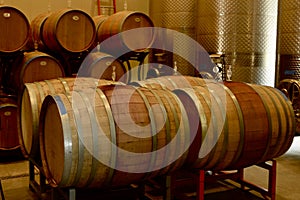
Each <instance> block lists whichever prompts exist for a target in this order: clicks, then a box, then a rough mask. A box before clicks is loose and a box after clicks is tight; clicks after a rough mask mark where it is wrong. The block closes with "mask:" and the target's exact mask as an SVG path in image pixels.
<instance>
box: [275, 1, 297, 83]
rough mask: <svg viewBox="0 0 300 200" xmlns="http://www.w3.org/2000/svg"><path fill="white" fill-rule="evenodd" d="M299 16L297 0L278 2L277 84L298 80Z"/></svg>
mask: <svg viewBox="0 0 300 200" xmlns="http://www.w3.org/2000/svg"><path fill="white" fill-rule="evenodd" d="M299 16H300V1H299V0H279V18H278V52H277V53H278V62H277V67H278V68H277V69H278V73H277V83H278V82H279V81H281V80H283V79H298V80H299V79H300V20H299Z"/></svg>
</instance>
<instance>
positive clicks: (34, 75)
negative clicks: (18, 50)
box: [7, 51, 65, 94]
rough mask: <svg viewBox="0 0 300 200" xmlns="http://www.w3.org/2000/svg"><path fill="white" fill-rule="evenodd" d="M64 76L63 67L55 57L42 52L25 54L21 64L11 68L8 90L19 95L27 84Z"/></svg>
mask: <svg viewBox="0 0 300 200" xmlns="http://www.w3.org/2000/svg"><path fill="white" fill-rule="evenodd" d="M64 76H65V72H64V68H63V66H62V65H61V63H60V62H59V61H58V60H57V59H56V58H54V57H53V56H50V55H49V54H46V53H43V52H40V51H33V52H25V53H24V54H23V58H22V60H21V62H20V63H17V64H16V65H15V66H13V67H12V68H11V70H10V77H8V78H9V80H8V84H7V88H11V89H13V90H14V91H16V93H17V94H19V93H20V92H21V91H22V90H23V89H24V84H25V83H31V82H35V81H43V80H48V79H54V78H59V77H64Z"/></svg>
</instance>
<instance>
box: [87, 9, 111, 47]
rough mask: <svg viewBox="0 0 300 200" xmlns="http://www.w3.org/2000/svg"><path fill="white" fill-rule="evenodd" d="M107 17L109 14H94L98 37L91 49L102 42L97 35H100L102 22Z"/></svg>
mask: <svg viewBox="0 0 300 200" xmlns="http://www.w3.org/2000/svg"><path fill="white" fill-rule="evenodd" d="M107 18H108V15H96V16H93V21H94V23H95V30H96V38H95V42H94V44H93V45H92V46H91V49H94V48H95V47H96V46H97V45H98V43H100V41H99V40H98V38H97V35H98V32H99V29H100V26H101V24H102V23H103V22H104V21H105V20H106V19H107Z"/></svg>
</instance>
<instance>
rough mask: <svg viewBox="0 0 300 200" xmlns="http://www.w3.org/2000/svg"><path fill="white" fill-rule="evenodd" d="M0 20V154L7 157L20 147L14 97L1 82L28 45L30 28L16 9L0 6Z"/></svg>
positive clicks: (25, 19) (15, 99) (24, 17)
mask: <svg viewBox="0 0 300 200" xmlns="http://www.w3.org/2000/svg"><path fill="white" fill-rule="evenodd" d="M0 16H1V17H0V27H2V28H1V33H0V83H1V84H0V85H1V91H0V122H1V124H0V128H1V129H0V130H1V131H0V150H1V151H4V152H5V153H4V154H7V152H12V151H13V152H14V150H16V149H18V148H19V146H20V145H19V141H18V131H17V108H18V105H17V96H16V95H15V94H14V93H13V92H12V91H10V90H9V89H7V88H5V87H4V85H5V84H4V82H5V81H6V78H7V77H8V76H7V71H9V70H10V67H11V63H13V61H14V59H15V57H16V55H18V54H20V51H21V50H22V49H23V48H24V47H25V45H26V43H27V40H28V36H29V27H30V25H29V22H28V19H27V18H26V16H25V15H24V14H23V13H22V12H21V11H20V10H18V9H17V8H15V7H11V6H5V5H1V6H0ZM16 24H17V25H18V26H16Z"/></svg>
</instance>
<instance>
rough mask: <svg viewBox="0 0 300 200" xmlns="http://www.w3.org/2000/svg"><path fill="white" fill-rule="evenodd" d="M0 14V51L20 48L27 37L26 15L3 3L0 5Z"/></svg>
mask: <svg viewBox="0 0 300 200" xmlns="http://www.w3.org/2000/svg"><path fill="white" fill-rule="evenodd" d="M0 16H1V17H0V27H1V31H0V52H2V53H12V52H16V51H19V50H21V49H22V48H23V47H24V46H25V45H26V43H27V41H28V37H29V29H30V24H29V21H28V19H27V17H26V16H25V15H24V13H23V12H21V11H20V10H18V9H17V8H14V7H11V6H5V5H0ZM4 29H5V31H4Z"/></svg>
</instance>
